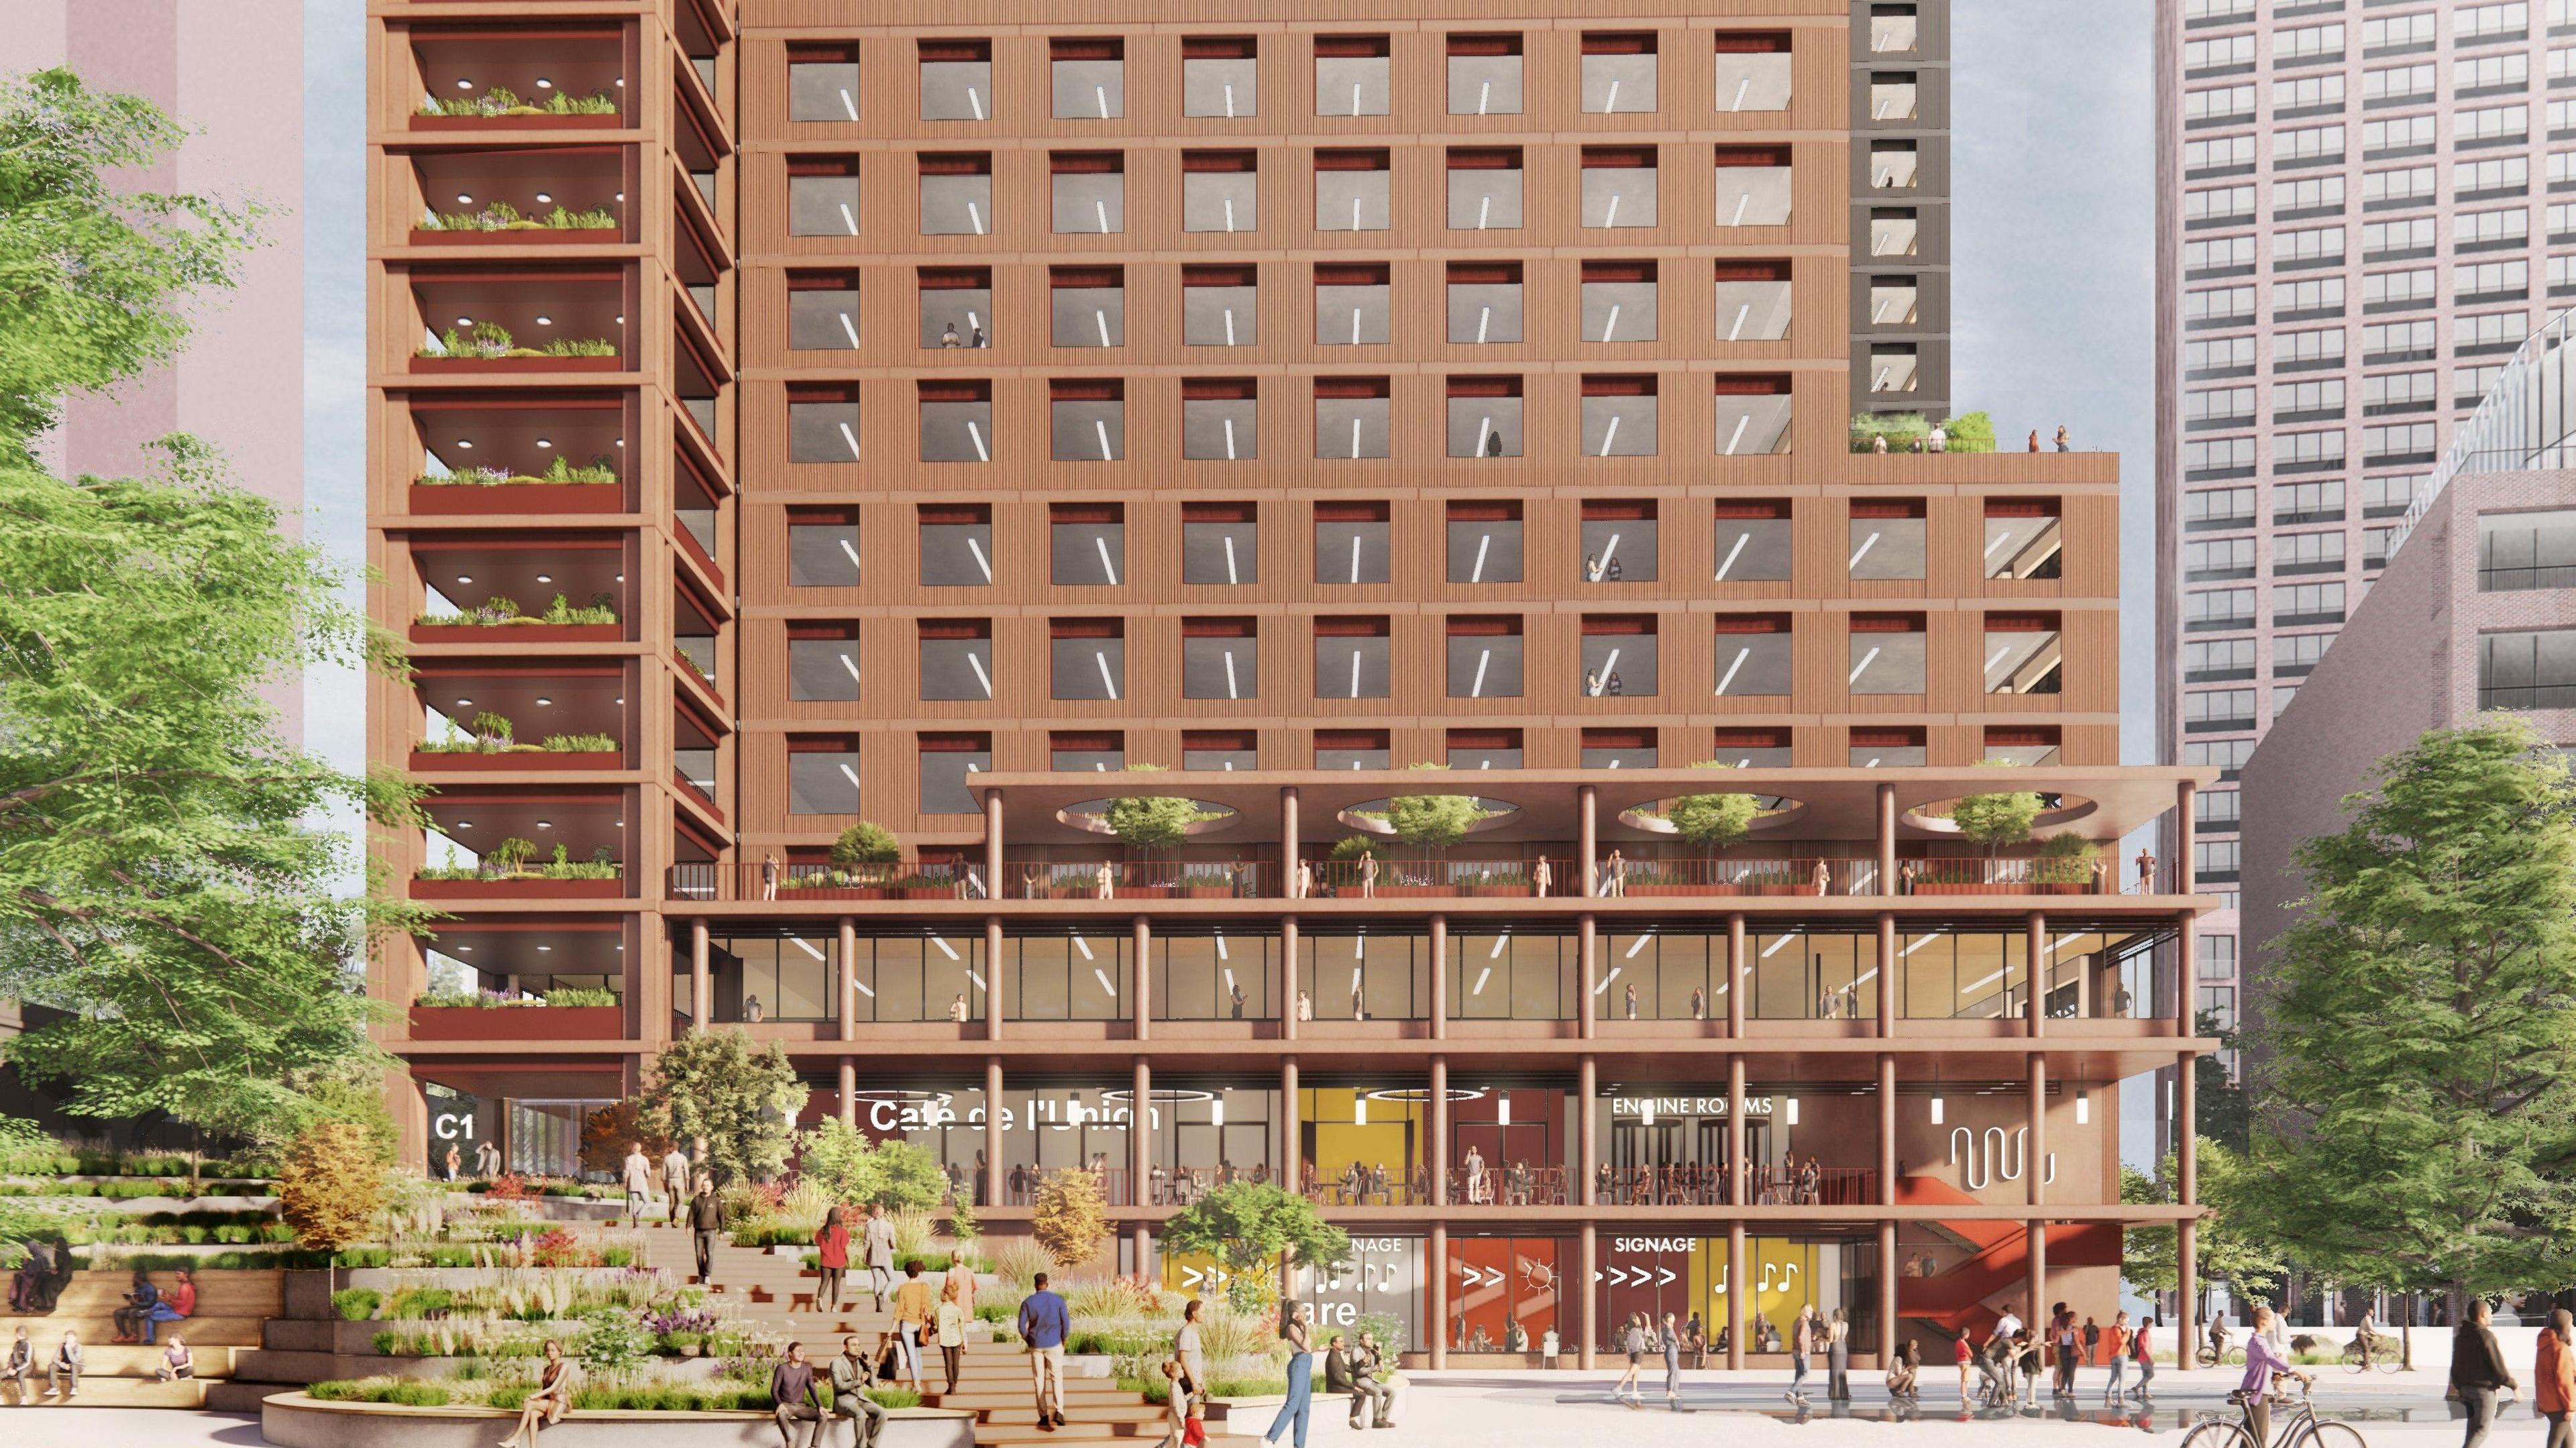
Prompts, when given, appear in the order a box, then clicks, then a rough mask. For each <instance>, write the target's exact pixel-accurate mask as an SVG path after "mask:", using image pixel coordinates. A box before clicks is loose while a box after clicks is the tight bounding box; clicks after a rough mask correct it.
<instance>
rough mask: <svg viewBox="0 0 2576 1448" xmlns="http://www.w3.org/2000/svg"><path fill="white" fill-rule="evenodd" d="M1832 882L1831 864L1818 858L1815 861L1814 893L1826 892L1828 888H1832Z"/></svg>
mask: <svg viewBox="0 0 2576 1448" xmlns="http://www.w3.org/2000/svg"><path fill="white" fill-rule="evenodd" d="M1833 883H1834V870H1833V866H1831V865H1829V864H1827V863H1825V862H1824V861H1822V860H1818V861H1817V862H1816V874H1815V884H1816V893H1817V894H1818V895H1822V894H1824V893H1826V892H1827V891H1828V890H1830V889H1832V888H1833Z"/></svg>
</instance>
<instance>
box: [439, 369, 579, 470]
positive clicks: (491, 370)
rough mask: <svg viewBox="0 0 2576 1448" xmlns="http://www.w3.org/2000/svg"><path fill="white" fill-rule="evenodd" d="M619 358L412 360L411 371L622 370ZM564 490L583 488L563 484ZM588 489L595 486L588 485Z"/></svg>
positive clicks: (517, 371)
mask: <svg viewBox="0 0 2576 1448" xmlns="http://www.w3.org/2000/svg"><path fill="white" fill-rule="evenodd" d="M625 366H626V359H625V358H623V357H614V356H612V357H414V358H413V359H411V370H412V371H414V372H426V373H431V374H437V373H443V372H479V373H496V372H497V373H503V374H508V373H519V372H536V373H554V372H618V371H623V370H624V369H625ZM564 486H567V487H578V486H584V485H582V484H565V485H564ZM589 486H597V485H596V484H592V485H589Z"/></svg>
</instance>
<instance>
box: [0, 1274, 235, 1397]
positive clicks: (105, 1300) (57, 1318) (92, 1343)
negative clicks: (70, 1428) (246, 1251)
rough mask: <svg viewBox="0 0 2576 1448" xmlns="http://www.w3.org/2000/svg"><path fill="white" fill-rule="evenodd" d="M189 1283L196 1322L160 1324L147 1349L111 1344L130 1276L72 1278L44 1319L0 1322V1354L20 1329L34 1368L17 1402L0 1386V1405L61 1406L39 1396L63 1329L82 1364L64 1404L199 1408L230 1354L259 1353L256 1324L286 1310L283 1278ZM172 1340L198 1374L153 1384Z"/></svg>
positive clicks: (163, 1279) (203, 1278)
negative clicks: (72, 1337) (184, 1348)
mask: <svg viewBox="0 0 2576 1448" xmlns="http://www.w3.org/2000/svg"><path fill="white" fill-rule="evenodd" d="M196 1277H197V1311H196V1315H195V1316H193V1317H190V1318H187V1319H186V1320H184V1321H180V1322H165V1323H162V1324H161V1327H160V1339H161V1340H160V1342H159V1343H157V1344H154V1345H150V1346H141V1345H138V1346H132V1347H127V1346H120V1345H119V1344H117V1343H116V1342H115V1341H114V1339H115V1337H116V1322H115V1319H114V1318H113V1317H112V1316H111V1315H110V1314H112V1313H114V1312H115V1311H116V1309H118V1308H120V1307H122V1306H124V1305H125V1294H126V1293H127V1292H128V1291H129V1290H131V1288H132V1285H133V1280H134V1274H132V1273H131V1272H115V1271H108V1272H75V1273H73V1274H72V1280H71V1282H70V1283H69V1284H68V1285H67V1286H65V1287H64V1288H63V1293H62V1296H61V1298H60V1299H59V1300H57V1301H56V1302H55V1304H54V1310H53V1311H52V1312H51V1313H49V1314H46V1315H44V1316H0V1352H5V1351H7V1345H8V1344H9V1343H10V1342H11V1341H13V1340H14V1339H15V1338H16V1336H17V1333H18V1329H19V1328H22V1327H23V1328H25V1329H26V1330H27V1342H28V1346H29V1348H30V1349H31V1350H32V1352H33V1354H34V1358H35V1363H36V1370H35V1372H34V1373H33V1374H32V1375H30V1377H29V1378H28V1386H27V1390H26V1397H25V1399H24V1400H23V1403H22V1402H21V1401H19V1400H16V1399H13V1398H12V1396H11V1395H10V1392H9V1390H8V1388H7V1387H5V1386H0V1406H6V1407H18V1406H28V1407H61V1406H65V1404H64V1401H63V1400H62V1399H60V1398H57V1397H54V1396H52V1395H51V1394H50V1393H49V1392H48V1391H47V1390H46V1385H45V1366H46V1365H47V1364H48V1363H51V1362H52V1361H53V1359H54V1350H55V1348H56V1347H57V1346H58V1345H59V1344H60V1343H61V1342H62V1336H63V1333H64V1331H65V1330H67V1329H68V1330H70V1331H74V1332H77V1333H79V1334H80V1342H81V1358H82V1366H81V1378H80V1392H79V1394H78V1396H77V1397H75V1398H73V1399H72V1400H71V1404H70V1405H71V1406H77V1407H83V1408H196V1407H202V1406H204V1405H205V1401H206V1394H207V1391H208V1389H209V1388H210V1387H212V1386H213V1385H215V1384H219V1383H222V1382H225V1381H227V1380H229V1379H230V1378H231V1377H232V1374H233V1359H234V1355H235V1354H236V1353H240V1352H246V1351H248V1350H250V1349H253V1348H256V1347H258V1346H259V1341H260V1324H262V1323H263V1322H265V1321H267V1320H268V1319H269V1318H272V1317H276V1316H279V1315H281V1314H282V1313H284V1312H285V1311H286V1274H285V1273H283V1272H276V1271H221V1272H200V1273H198V1274H196ZM177 1280H178V1279H177V1278H175V1277H173V1276H172V1275H171V1274H169V1273H167V1272H155V1273H153V1274H152V1281H153V1284H154V1285H155V1286H157V1287H159V1288H161V1289H162V1290H163V1291H164V1292H167V1291H168V1290H169V1289H170V1286H171V1284H172V1283H174V1282H176V1281H177ZM174 1335H175V1336H178V1337H180V1338H182V1339H184V1340H185V1341H186V1342H187V1344H188V1350H189V1352H190V1354H191V1355H192V1356H193V1357H194V1359H195V1361H196V1371H197V1375H196V1377H194V1378H192V1379H188V1380H185V1381H181V1382H170V1383H163V1382H156V1381H154V1380H153V1376H152V1374H153V1370H154V1369H155V1368H157V1367H158V1366H159V1365H160V1363H161V1354H162V1351H163V1349H164V1348H165V1347H167V1346H168V1344H169V1341H170V1339H171V1337H172V1336H174Z"/></svg>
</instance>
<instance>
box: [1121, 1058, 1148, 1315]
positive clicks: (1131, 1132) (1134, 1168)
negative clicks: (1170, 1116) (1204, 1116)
mask: <svg viewBox="0 0 2576 1448" xmlns="http://www.w3.org/2000/svg"><path fill="white" fill-rule="evenodd" d="M1135 1091H1136V1094H1135V1095H1134V1096H1132V1097H1130V1098H1129V1099H1128V1103H1127V1200H1128V1201H1129V1202H1130V1203H1132V1204H1134V1205H1135V1206H1136V1207H1137V1208H1138V1209H1140V1210H1141V1209H1143V1208H1145V1207H1150V1206H1152V1205H1153V1204H1154V1200H1153V1198H1154V1194H1153V1192H1152V1191H1151V1190H1149V1189H1148V1188H1147V1186H1146V1183H1147V1182H1149V1181H1150V1180H1152V1177H1153V1168H1154V1068H1153V1067H1152V1066H1151V1065H1148V1064H1147V1063H1146V1060H1145V1058H1144V1057H1142V1056H1139V1057H1137V1058H1136V1086H1135ZM1136 1240H1137V1242H1138V1243H1139V1244H1140V1246H1141V1244H1142V1243H1143V1242H1144V1240H1145V1226H1144V1224H1143V1223H1142V1222H1139V1223H1137V1225H1136ZM1136 1270H1137V1271H1139V1272H1142V1271H1144V1270H1145V1259H1144V1258H1143V1256H1142V1255H1141V1254H1140V1255H1139V1256H1138V1257H1137V1259H1136Z"/></svg>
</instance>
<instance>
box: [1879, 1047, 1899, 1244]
mask: <svg viewBox="0 0 2576 1448" xmlns="http://www.w3.org/2000/svg"><path fill="white" fill-rule="evenodd" d="M1878 1204H1879V1205H1880V1206H1882V1207H1892V1206H1895V1205H1896V1054H1895V1053H1894V1052H1892V1051H1881V1052H1879V1053H1878ZM1881 1270H1882V1271H1884V1270H1885V1269H1884V1268H1882V1269H1881Z"/></svg>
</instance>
